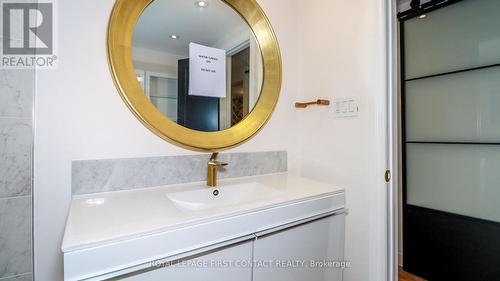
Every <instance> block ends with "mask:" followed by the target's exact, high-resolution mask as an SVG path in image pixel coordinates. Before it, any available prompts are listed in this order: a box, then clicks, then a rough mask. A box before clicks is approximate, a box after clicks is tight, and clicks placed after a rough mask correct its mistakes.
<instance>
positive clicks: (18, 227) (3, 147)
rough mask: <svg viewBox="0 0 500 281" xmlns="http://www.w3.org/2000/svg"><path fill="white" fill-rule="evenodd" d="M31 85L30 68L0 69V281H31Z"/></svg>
mask: <svg viewBox="0 0 500 281" xmlns="http://www.w3.org/2000/svg"><path fill="white" fill-rule="evenodd" d="M0 39H1V38H0ZM34 85H35V70H34V69H26V70H18V69H16V70H7V69H1V68H0V281H7V280H8V281H11V280H16V281H27V280H32V278H33V277H32V272H33V262H32V260H33V258H32V257H33V255H32V177H31V173H32V172H31V171H32V169H31V165H32V146H33V135H32V134H33V130H32V127H33V126H32V120H33V117H32V116H33V95H34Z"/></svg>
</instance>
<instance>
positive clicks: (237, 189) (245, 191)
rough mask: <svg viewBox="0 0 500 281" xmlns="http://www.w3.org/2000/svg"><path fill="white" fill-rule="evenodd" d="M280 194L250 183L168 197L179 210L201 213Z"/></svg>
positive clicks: (263, 199)
mask: <svg viewBox="0 0 500 281" xmlns="http://www.w3.org/2000/svg"><path fill="white" fill-rule="evenodd" d="M215 194H217V195H215ZM280 194H283V192H282V191H278V190H276V189H274V188H272V187H269V186H266V185H263V184H260V183H256V182H250V183H244V184H235V185H227V186H222V187H217V188H209V187H207V188H205V189H197V190H192V191H181V192H175V193H170V194H168V195H167V197H168V199H170V201H172V202H173V203H174V205H175V206H177V207H178V208H181V209H184V210H189V211H200V210H209V209H214V208H221V207H227V206H232V205H239V204H245V203H251V202H255V201H265V200H268V199H272V198H274V197H277V196H279V195H280Z"/></svg>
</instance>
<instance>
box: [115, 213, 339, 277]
mask: <svg viewBox="0 0 500 281" xmlns="http://www.w3.org/2000/svg"><path fill="white" fill-rule="evenodd" d="M344 217H345V215H344V214H336V215H330V216H327V217H324V218H319V219H314V220H312V221H306V222H303V223H300V224H298V225H293V226H287V227H284V228H280V227H279V228H274V229H270V230H267V231H264V232H260V233H256V234H254V238H253V239H252V240H250V241H244V242H239V243H235V244H232V245H231V244H230V245H226V246H223V247H220V248H215V249H210V250H207V251H202V252H201V253H198V254H193V255H190V256H186V257H184V258H181V259H178V260H171V261H169V262H168V263H166V264H163V265H167V266H158V267H153V268H149V269H146V270H143V271H138V272H134V273H131V274H128V275H125V276H121V277H118V278H115V279H113V280H126V281H145V280H146V281H164V280H189V281H205V280H217V281H233V280H238V281H269V280H273V281H342V267H341V266H340V262H342V261H343V256H344V255H343V254H344ZM159 264H161V263H159Z"/></svg>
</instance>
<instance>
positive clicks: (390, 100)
mask: <svg viewBox="0 0 500 281" xmlns="http://www.w3.org/2000/svg"><path fill="white" fill-rule="evenodd" d="M386 23H387V24H386V44H387V54H386V59H387V62H386V63H387V65H386V70H387V85H386V87H387V122H388V124H387V128H388V130H387V133H388V136H387V146H388V147H387V154H388V155H387V164H388V165H387V167H388V170H389V171H390V172H391V180H390V181H389V183H388V186H387V187H388V192H387V280H388V281H397V280H398V238H399V237H398V232H399V231H398V230H399V227H398V226H399V222H398V204H399V188H398V181H399V179H398V175H399V169H398V168H399V165H398V162H399V160H398V159H399V153H398V152H399V151H398V149H399V146H398V134H399V129H398V128H399V114H398V112H399V110H398V109H399V98H398V92H399V91H398V85H399V83H398V65H399V63H398V40H397V36H398V23H397V3H396V0H387V2H386Z"/></svg>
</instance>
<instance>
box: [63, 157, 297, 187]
mask: <svg viewBox="0 0 500 281" xmlns="http://www.w3.org/2000/svg"><path fill="white" fill-rule="evenodd" d="M209 158H210V155H209V154H203V155H190V156H165V157H148V158H130V159H110V160H85V161H73V165H72V189H73V194H75V195H76V194H88V193H95V192H105V191H117V190H129V189H134V188H144V187H153V186H159V185H168V184H178V183H187V182H196V181H204V180H206V177H207V162H208V160H209ZM217 159H218V160H220V161H223V162H227V163H229V165H228V166H226V167H225V168H223V169H220V172H219V178H221V179H223V178H235V177H244V176H254V175H262V174H272V173H280V172H286V171H287V153H286V151H270V152H251V153H222V154H220V155H219V157H218V158H217Z"/></svg>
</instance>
